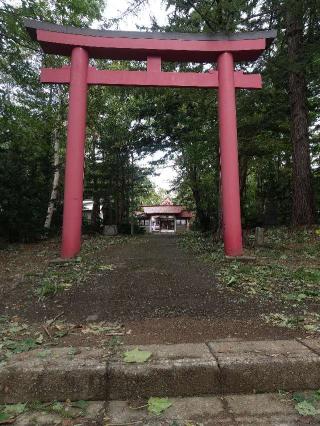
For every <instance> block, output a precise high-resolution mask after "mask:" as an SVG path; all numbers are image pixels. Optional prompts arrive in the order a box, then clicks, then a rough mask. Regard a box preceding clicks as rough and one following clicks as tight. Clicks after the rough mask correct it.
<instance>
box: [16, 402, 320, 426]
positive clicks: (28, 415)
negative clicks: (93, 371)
mask: <svg viewBox="0 0 320 426" xmlns="http://www.w3.org/2000/svg"><path fill="white" fill-rule="evenodd" d="M169 401H170V403H171V406H170V407H169V408H168V409H167V410H165V411H164V412H163V413H161V414H160V415H154V414H151V413H149V412H148V410H147V406H146V401H141V400H140V401H130V402H128V401H110V402H104V401H92V402H88V403H86V404H85V407H84V408H83V409H79V408H75V404H74V403H72V402H70V401H67V402H65V403H64V404H61V408H59V407H58V409H54V408H55V407H56V408H57V404H56V403H55V404H52V405H47V406H45V405H44V407H46V409H47V411H41V407H40V408H39V407H38V409H37V410H34V409H33V408H32V405H27V406H26V409H25V412H23V413H22V414H20V415H18V417H17V418H16V419H15V422H14V425H15V426H35V425H37V426H53V425H55V426H58V425H60V426H66V425H68V426H94V425H96V426H115V425H117V426H119V425H122V426H125V425H137V426H139V425H140V426H143V425H148V426H200V425H201V426H219V425H230V426H231V425H232V426H236V425H259V426H260V425H261V426H267V425H268V426H269V425H270V426H271V425H273V426H280V425H281V426H289V425H290V426H302V425H306V424H308V425H319V420H320V417H319V416H314V417H311V416H304V417H302V416H300V415H299V414H298V412H297V410H296V409H295V407H294V405H295V403H294V402H293V401H292V398H291V396H290V395H280V394H259V395H225V396H194V397H186V398H170V400H169ZM50 408H51V409H50ZM48 411H49V412H48Z"/></svg>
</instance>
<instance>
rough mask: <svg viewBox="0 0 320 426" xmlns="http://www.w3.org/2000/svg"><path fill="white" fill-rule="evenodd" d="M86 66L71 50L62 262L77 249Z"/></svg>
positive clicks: (81, 53)
mask: <svg viewBox="0 0 320 426" xmlns="http://www.w3.org/2000/svg"><path fill="white" fill-rule="evenodd" d="M88 65H89V56H88V52H87V51H86V50H85V49H83V48H82V47H75V48H74V49H73V50H72V54H71V73H70V87H69V111H68V131H67V153H66V167H65V185H64V204H63V226H62V248H61V257H62V258H64V259H68V258H71V257H74V256H75V255H76V254H77V253H79V251H80V249H81V226H82V206H83V170H84V152H85V138H86V115H87V114H86V113H87V92H88V83H87V74H88Z"/></svg>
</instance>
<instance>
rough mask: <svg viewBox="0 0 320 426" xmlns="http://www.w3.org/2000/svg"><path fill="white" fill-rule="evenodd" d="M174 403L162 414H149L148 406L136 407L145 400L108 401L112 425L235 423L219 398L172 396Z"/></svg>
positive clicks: (109, 417)
mask: <svg viewBox="0 0 320 426" xmlns="http://www.w3.org/2000/svg"><path fill="white" fill-rule="evenodd" d="M170 401H171V402H172V406H171V407H170V408H168V409H167V410H166V411H165V412H164V413H162V414H161V415H160V416H156V415H153V414H149V413H148V412H147V409H146V408H142V409H140V410H137V409H132V407H136V406H139V404H140V406H142V405H143V404H141V402H131V403H129V402H127V401H111V402H109V404H108V409H107V417H108V419H109V423H107V425H108V424H130V423H134V422H138V424H140V425H148V426H149V425H150V426H153V425H154V426H155V425H157V426H162V425H171V424H172V423H173V421H175V422H176V424H178V425H185V424H187V422H188V421H189V423H192V424H194V423H195V422H196V423H197V424H198V423H200V424H201V425H218V424H219V425H220V424H221V425H233V424H234V422H233V419H232V417H231V416H229V414H228V413H227V412H226V411H225V409H224V406H223V403H222V401H221V399H220V398H219V397H193V398H170Z"/></svg>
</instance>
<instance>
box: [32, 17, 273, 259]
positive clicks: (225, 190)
mask: <svg viewBox="0 0 320 426" xmlns="http://www.w3.org/2000/svg"><path fill="white" fill-rule="evenodd" d="M25 26H26V28H27V30H28V32H29V34H30V35H31V37H32V39H33V40H36V41H38V42H39V43H40V45H41V47H42V49H43V51H44V52H45V53H51V54H56V55H63V56H70V57H71V66H68V67H62V68H59V69H53V68H43V69H42V70H41V82H42V83H58V84H69V87H70V88H69V112H68V135H67V153H66V168H65V191H64V211H63V232H62V250H61V256H62V258H72V257H74V256H75V255H76V254H77V253H78V252H79V251H80V248H81V225H82V201H83V167H84V144H85V130H86V107H87V89H88V85H92V84H102V85H110V86H138V87H142V86H145V87H189V88H218V107H219V133H220V164H221V184H222V185H221V186H222V209H223V235H224V247H225V253H226V254H227V255H229V256H241V255H242V253H243V249H242V229H241V211H240V192H239V165H238V142H237V118H236V97H235V89H260V88H261V87H262V81H261V76H260V75H259V74H244V73H243V72H235V71H234V62H236V61H254V60H256V59H257V58H258V57H259V56H260V55H261V53H262V52H263V51H264V50H265V49H266V48H267V47H268V46H269V45H270V44H271V43H272V41H273V39H274V38H275V36H276V33H275V31H257V32H246V33H235V34H231V35H229V34H228V35H227V34H220V33H218V34H193V33H190V34H188V33H161V32H155V33H152V32H127V31H104V30H93V29H80V28H74V27H69V26H67V27H65V26H60V25H55V24H49V23H47V22H40V21H34V20H26V21H25ZM89 58H100V59H101V58H104V59H117V60H140V61H147V71H107V70H97V69H95V68H93V67H90V66H89ZM162 61H173V62H201V63H212V62H216V61H217V63H218V71H212V72H208V73H194V72H186V73H180V72H162V71H161V62H162Z"/></svg>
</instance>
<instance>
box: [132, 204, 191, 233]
mask: <svg viewBox="0 0 320 426" xmlns="http://www.w3.org/2000/svg"><path fill="white" fill-rule="evenodd" d="M136 217H137V219H138V223H139V226H140V227H142V228H144V229H145V230H146V232H148V233H179V232H184V231H188V230H189V228H190V223H191V221H192V218H193V213H192V212H191V211H189V210H186V209H185V207H183V206H180V205H176V204H173V202H172V200H171V199H170V198H169V197H167V198H166V199H165V200H164V201H163V202H162V203H161V204H159V205H153V206H141V211H139V212H136Z"/></svg>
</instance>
